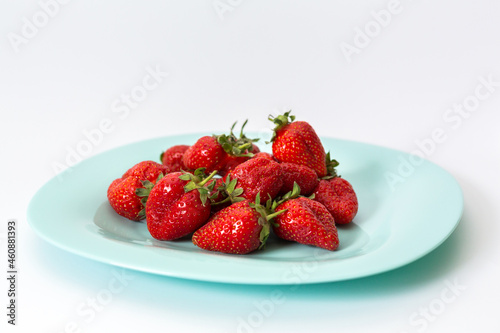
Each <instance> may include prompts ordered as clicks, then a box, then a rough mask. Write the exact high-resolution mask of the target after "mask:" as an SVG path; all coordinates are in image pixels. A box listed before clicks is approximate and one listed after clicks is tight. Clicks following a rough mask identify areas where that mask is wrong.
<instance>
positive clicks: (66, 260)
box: [0, 0, 500, 333]
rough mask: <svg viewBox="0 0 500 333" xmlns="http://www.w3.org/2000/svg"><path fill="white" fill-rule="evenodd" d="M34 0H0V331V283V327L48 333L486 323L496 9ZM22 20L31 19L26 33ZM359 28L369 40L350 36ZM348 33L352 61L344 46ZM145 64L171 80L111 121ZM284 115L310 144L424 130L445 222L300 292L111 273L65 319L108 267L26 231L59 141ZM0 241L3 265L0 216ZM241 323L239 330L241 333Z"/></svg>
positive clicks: (493, 185) (61, 150) (404, 0)
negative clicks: (437, 171) (383, 269)
mask: <svg viewBox="0 0 500 333" xmlns="http://www.w3.org/2000/svg"><path fill="white" fill-rule="evenodd" d="M61 2H63V1H62V0H61ZM40 3H42V4H44V3H51V4H52V5H51V6H48V7H47V6H46V7H47V8H48V9H46V10H48V11H50V12H51V16H49V15H47V14H44V12H43V10H42V7H41V5H40ZM40 3H39V2H38V1H35V0H32V1H13V0H1V2H0V112H1V122H0V123H1V131H0V133H1V134H0V135H1V137H0V145H1V146H0V147H1V152H0V154H1V164H0V175H1V176H0V177H1V179H2V180H1V187H2V189H1V194H0V203H1V204H0V207H1V212H0V214H1V215H0V217H1V218H0V221H2V223H3V224H2V225H4V224H5V223H6V222H7V221H8V219H12V218H14V219H17V221H18V225H19V239H18V247H19V249H18V250H19V262H18V264H19V272H20V275H19V284H18V291H19V295H18V303H19V308H18V325H17V326H16V327H12V326H10V325H7V323H6V322H7V317H6V316H5V314H4V313H6V309H5V306H6V304H7V301H8V300H7V295H6V293H7V284H6V280H5V279H4V278H2V279H1V281H2V282H1V283H0V287H1V291H0V295H1V296H0V304H2V305H1V308H2V309H3V310H2V311H1V315H0V318H2V319H1V324H0V326H1V327H2V329H1V330H2V331H4V328H6V327H7V328H8V332H16V331H19V332H21V331H22V332H64V331H65V330H66V331H71V330H72V325H75V327H76V330H75V331H78V330H80V331H81V332H116V331H122V332H134V331H137V332H143V331H148V330H162V331H172V332H237V331H238V328H240V331H241V332H245V331H253V332H276V331H283V332H285V331H289V332H306V331H307V332H312V331H317V332H333V331H335V332H367V331H370V332H395V333H400V332H471V331H475V332H493V331H497V330H498V329H499V328H500V322H499V320H498V302H497V300H498V298H499V297H500V287H499V284H498V280H499V278H500V266H499V265H500V253H499V250H500V247H499V246H498V243H499V242H498V241H497V238H498V236H499V235H500V234H499V228H498V226H497V223H498V221H499V217H500V210H499V208H498V199H499V190H498V186H499V185H500V182H499V172H498V170H499V167H500V158H499V148H500V144H499V142H500V135H499V131H498V125H499V124H500V122H499V121H500V116H499V112H498V110H499V107H500V86H499V83H498V82H500V40H499V37H498V32H499V31H500V2H498V1H493V0H490V1H487V0H480V1H451V0H447V1H430V0H420V1H417V0H414V1H410V0H401V1H400V2H397V1H396V2H395V1H393V2H391V1H349V2H348V1H237V0H232V1H230V0H221V1H219V2H214V1H212V0H204V1H200V0H199V1H160V0H155V1H95V0H94V1H91V0H88V1H83V0H73V1H67V3H65V4H59V5H58V6H57V7H55V6H54V1H49V0H42V1H40ZM214 4H215V5H217V4H218V5H219V7H217V8H216V7H214ZM224 6H225V7H224ZM388 8H389V9H391V10H392V12H393V13H392V14H390V17H389V16H387V13H390V12H388V11H387V9H388ZM374 13H375V14H374ZM377 13H378V14H377ZM377 17H378V21H377V19H376V18H377ZM33 23H36V24H37V25H38V27H36V26H35V29H33V27H31V30H30V28H29V27H28V26H29V25H30V24H33ZM365 29H368V32H369V35H371V37H370V36H368V37H366V36H362V35H361V33H360V31H363V30H365ZM370 29H371V30H370ZM348 44H349V45H350V47H351V49H350V50H351V51H352V50H353V48H356V52H355V53H352V54H347V53H345V52H343V51H342V48H344V50H346V48H349V46H347V45H348ZM148 68H151V69H155V68H156V69H158V70H159V71H162V72H168V74H169V75H168V77H162V78H161V80H160V81H161V82H160V83H158V84H157V85H156V87H155V88H154V89H152V90H151V91H148V92H147V96H145V97H144V100H141V101H140V102H139V103H137V105H135V108H129V109H128V110H129V111H130V112H129V113H128V114H125V111H126V110H124V109H123V108H122V111H121V112H119V113H116V112H114V111H117V109H116V106H117V105H121V106H122V107H123V105H124V104H123V103H122V102H121V98H122V95H123V94H129V95H130V93H131V92H132V91H136V92H138V91H139V90H140V88H137V87H138V86H140V85H141V84H142V81H143V79H144V77H145V76H146V75H147V74H148V72H147V70H148ZM481 78H483V79H486V80H488V79H489V80H491V81H493V82H494V83H495V84H496V86H495V84H494V85H493V86H490V91H488V90H487V88H486V87H485V86H484V85H483V87H482V88H478V89H479V91H480V92H482V93H483V95H481V98H482V99H481V100H479V99H478V98H477V97H476V93H477V91H478V90H476V87H478V85H481ZM151 82H152V81H151ZM134 89H135V90H134ZM486 92H489V94H488V95H487V96H484V93H486ZM474 101H478V104H477V105H474V104H470V105H469V108H470V109H473V110H472V111H471V112H468V111H467V113H464V116H460V117H459V118H457V114H456V113H452V112H453V108H454V105H455V104H458V105H459V104H462V103H474ZM120 103H121V104H120ZM471 105H472V106H471ZM113 106H115V107H113ZM288 109H292V110H293V112H294V113H295V114H296V115H297V117H298V118H300V119H301V120H307V121H309V122H310V123H311V124H312V125H313V126H314V127H315V129H316V131H317V132H318V134H320V135H322V136H330V137H337V138H342V139H348V140H355V141H361V142H367V143H372V144H377V145H382V146H386V147H391V148H395V149H399V150H402V151H406V152H412V151H416V150H420V151H421V152H422V151H423V149H422V148H421V146H419V143H420V144H421V143H422V142H429V141H428V140H430V138H432V133H433V132H434V131H436V130H437V131H439V129H441V131H442V132H444V138H441V139H442V140H441V141H440V142H437V143H434V144H433V146H432V145H430V144H429V145H428V146H427V148H428V150H427V151H424V153H425V155H426V158H428V159H429V160H431V161H433V162H435V163H436V164H438V165H440V166H441V167H443V168H445V169H446V170H447V171H448V172H450V173H451V174H452V175H453V176H454V177H455V178H456V179H457V181H458V182H459V184H460V185H461V187H462V189H463V192H464V199H465V210H464V216H463V218H462V220H461V223H460V224H459V227H458V228H457V230H456V231H455V232H454V233H453V234H452V236H451V237H450V238H449V239H448V240H447V241H446V242H445V243H444V244H443V245H442V246H440V247H439V248H438V249H436V250H435V251H433V252H432V253H431V254H429V255H427V256H425V257H424V258H422V259H420V260H418V261H416V262H415V263H413V264H410V265H408V266H405V267H403V268H400V269H398V270H396V271H393V272H389V273H385V274H381V275H377V276H374V277H370V278H363V279H358V280H353V281H347V282H340V283H330V284H320V285H311V286H301V287H300V288H299V289H297V290H290V288H288V287H279V286H278V287H276V286H238V285H224V284H215V283H202V282H193V281H185V280H181V279H174V278H167V277H160V276H154V275H149V274H145V273H139V272H134V271H126V273H125V274H126V276H127V277H128V278H129V280H127V282H126V286H125V287H124V288H123V289H122V290H121V291H120V292H119V293H115V294H113V298H112V300H110V301H109V302H108V303H106V304H105V305H104V306H102V307H99V311H97V310H96V311H94V312H91V313H88V312H87V314H86V315H82V314H81V313H78V309H82V307H83V308H84V309H89V307H88V304H90V303H89V302H91V301H92V299H96V297H97V296H99V295H101V296H102V295H104V293H105V292H106V290H108V289H109V283H110V281H111V280H112V279H113V278H114V275H113V274H116V273H117V272H118V273H119V272H122V271H121V270H120V269H119V268H116V267H112V266H108V265H105V264H101V263H97V262H93V261H91V260H88V259H85V258H81V257H78V256H75V255H72V254H70V253H67V252H65V251H63V250H60V249H58V248H56V247H54V246H52V245H50V244H48V243H47V242H45V241H43V240H42V239H41V238H39V237H38V236H37V235H36V234H35V233H34V232H33V231H32V230H31V229H30V227H29V225H28V224H27V221H26V209H27V206H28V203H29V201H30V199H31V197H32V195H33V194H34V193H35V192H36V190H37V189H38V188H39V187H40V186H42V185H43V184H44V183H45V182H47V181H48V180H49V179H50V178H52V177H54V176H55V175H56V172H57V170H55V169H57V168H56V167H55V166H56V165H61V164H65V163H66V162H65V159H66V158H67V156H68V154H69V153H68V151H69V150H70V149H76V148H77V147H79V146H78V145H80V146H81V145H82V141H84V140H85V135H84V132H85V131H91V130H92V129H95V128H98V126H99V124H100V122H101V121H102V120H103V119H109V120H110V121H112V124H113V126H112V130H110V131H108V133H105V135H104V136H103V138H102V140H100V141H99V142H98V143H97V144H95V145H93V146H92V147H91V149H90V151H89V154H88V156H85V157H89V156H91V155H95V154H98V153H101V152H104V151H107V150H110V149H113V148H115V147H118V146H121V145H124V144H126V143H129V142H136V141H140V140H144V139H148V138H154V137H160V136H165V135H175V134H181V133H190V132H197V131H212V132H214V133H222V132H225V131H226V130H227V129H228V128H229V126H230V125H231V124H232V123H233V121H235V120H238V121H240V122H241V121H243V120H244V119H247V118H248V119H249V123H248V126H247V127H248V130H249V131H259V132H262V131H264V130H268V129H269V128H270V125H271V124H270V122H269V121H268V120H267V116H268V115H269V114H277V113H280V112H283V111H286V110H288ZM448 110H451V111H448ZM120 116H121V117H120ZM452 116H453V117H455V118H450V117H452ZM54 214H57V212H54ZM68 222H71V221H68ZM429 232H432V230H429ZM0 233H2V238H1V242H2V243H1V249H2V250H1V252H2V253H3V254H2V255H1V256H0V258H1V260H0V261H1V262H2V264H1V267H4V268H2V270H6V268H5V267H6V260H7V259H6V237H5V227H2V230H1V231H0ZM453 284H454V285H455V287H450V285H453ZM274 291H278V292H282V293H283V295H284V298H283V299H282V300H281V301H280V302H279V303H275V304H273V306H272V309H271V310H269V307H268V308H266V309H267V310H258V308H259V306H260V307H265V305H267V306H269V300H270V299H271V295H272V294H273V292H274ZM445 301H446V302H445ZM263 304H264V305H263ZM259 311H260V312H259ZM425 311H427V313H428V315H427V317H425V315H424V312H425ZM259 316H260V317H259ZM259 318H261V319H262V320H260V321H259V320H257V319H259ZM242 320H245V321H247V322H250V323H251V324H252V325H253V326H251V327H250V329H249V328H248V327H247V328H246V330H245V329H242V327H241V326H239V325H240V323H241V321H242ZM252 320H253V321H252Z"/></svg>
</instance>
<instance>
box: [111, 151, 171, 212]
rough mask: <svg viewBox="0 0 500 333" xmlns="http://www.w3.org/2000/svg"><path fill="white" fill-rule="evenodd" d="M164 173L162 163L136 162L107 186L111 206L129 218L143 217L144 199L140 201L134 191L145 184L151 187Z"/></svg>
mask: <svg viewBox="0 0 500 333" xmlns="http://www.w3.org/2000/svg"><path fill="white" fill-rule="evenodd" d="M166 173H167V167H165V166H164V165H162V164H159V163H156V162H153V161H143V162H140V163H137V164H136V165H134V166H133V167H132V168H130V169H128V170H127V171H126V172H125V173H124V174H123V176H122V178H118V179H115V180H114V181H113V182H112V183H111V185H110V186H109V187H108V193H107V196H108V201H109V203H110V205H111V207H113V209H114V210H115V211H116V212H117V213H118V214H119V215H121V216H123V217H126V218H128V219H130V220H133V221H140V220H142V219H144V217H145V215H144V212H143V209H144V205H143V201H144V200H142V202H141V196H139V195H137V194H136V192H137V190H138V189H141V188H143V187H145V186H147V187H149V188H151V187H152V186H153V184H154V183H155V182H156V180H157V179H158V177H159V176H160V175H163V174H166ZM148 182H149V183H148Z"/></svg>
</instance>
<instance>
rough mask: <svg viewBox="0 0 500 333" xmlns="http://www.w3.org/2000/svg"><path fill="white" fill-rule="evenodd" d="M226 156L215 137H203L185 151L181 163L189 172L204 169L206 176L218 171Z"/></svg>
mask: <svg viewBox="0 0 500 333" xmlns="http://www.w3.org/2000/svg"><path fill="white" fill-rule="evenodd" d="M226 156H227V153H226V152H225V151H224V149H223V148H222V146H221V145H220V144H219V142H218V141H217V138H216V137H213V136H203V137H201V138H199V139H198V141H196V143H195V144H194V145H192V146H191V147H189V148H188V149H187V150H186V152H185V153H184V156H183V158H182V161H183V163H184V165H185V166H186V168H188V169H190V170H196V169H200V168H204V169H205V172H206V173H207V174H208V173H211V172H213V171H214V170H218V169H220V167H221V163H222V162H223V161H224V159H225V158H226Z"/></svg>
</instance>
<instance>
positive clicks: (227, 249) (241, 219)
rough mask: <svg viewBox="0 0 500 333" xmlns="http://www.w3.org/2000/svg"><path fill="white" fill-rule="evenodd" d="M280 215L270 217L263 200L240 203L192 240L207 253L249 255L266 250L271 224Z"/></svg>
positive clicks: (203, 227) (198, 231)
mask: <svg viewBox="0 0 500 333" xmlns="http://www.w3.org/2000/svg"><path fill="white" fill-rule="evenodd" d="M268 202H269V201H268ZM280 213H282V212H277V213H271V212H270V210H269V205H267V206H266V207H264V206H262V205H260V196H257V198H256V200H255V203H252V202H250V201H249V200H244V201H240V202H238V203H234V204H232V205H231V206H229V207H226V208H224V209H223V210H221V211H219V212H217V213H215V214H214V215H213V216H212V217H211V218H210V220H209V221H208V222H207V224H205V225H204V226H202V227H201V228H200V229H198V230H197V231H196V232H195V233H194V234H193V238H192V240H193V243H194V244H195V245H196V246H198V247H200V248H202V249H205V250H209V251H217V252H223V253H231V254H247V253H250V252H253V251H255V250H257V249H261V248H263V247H264V245H265V243H266V240H267V237H268V236H269V232H270V221H271V219H272V218H273V217H275V216H276V215H278V214H280Z"/></svg>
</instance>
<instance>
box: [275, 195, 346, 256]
mask: <svg viewBox="0 0 500 333" xmlns="http://www.w3.org/2000/svg"><path fill="white" fill-rule="evenodd" d="M296 189H298V186H297V187H296ZM298 191H299V192H300V190H298ZM293 192H295V193H293V194H292V195H291V196H289V198H287V199H285V200H284V202H282V203H280V204H278V205H277V206H276V210H285V212H284V213H282V214H281V215H279V216H277V217H276V218H275V223H274V224H273V231H274V233H275V234H276V235H277V236H278V237H280V238H282V239H285V240H289V241H295V242H298V243H301V244H306V245H312V246H317V247H320V248H323V249H326V250H330V251H334V250H336V249H337V248H338V246H339V237H338V232H337V227H336V226H335V220H334V218H333V216H332V214H330V212H328V210H327V209H326V208H325V206H323V205H322V204H321V203H319V202H317V201H314V200H311V199H309V198H306V197H300V196H298V192H297V191H296V190H295V189H294V191H293ZM289 193H290V192H289Z"/></svg>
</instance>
